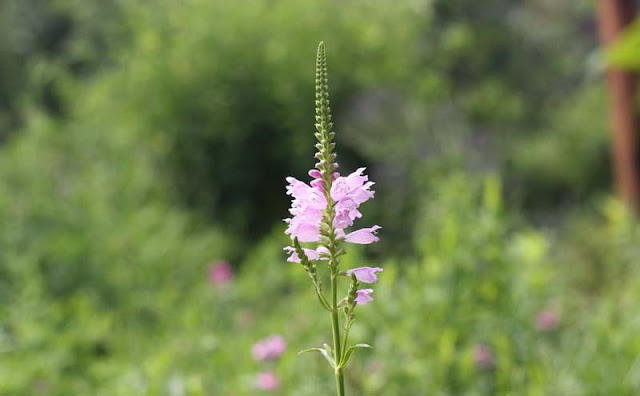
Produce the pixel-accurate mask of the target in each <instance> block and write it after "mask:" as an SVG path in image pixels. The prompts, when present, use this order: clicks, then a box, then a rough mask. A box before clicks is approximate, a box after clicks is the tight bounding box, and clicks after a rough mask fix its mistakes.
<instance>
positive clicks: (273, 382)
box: [256, 371, 280, 391]
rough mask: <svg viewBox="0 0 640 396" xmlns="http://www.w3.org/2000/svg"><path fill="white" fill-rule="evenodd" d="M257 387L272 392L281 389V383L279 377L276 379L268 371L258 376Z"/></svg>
mask: <svg viewBox="0 0 640 396" xmlns="http://www.w3.org/2000/svg"><path fill="white" fill-rule="evenodd" d="M256 386H257V387H258V389H262V390H267V391H272V390H276V389H278V387H280V381H278V377H276V375H275V374H274V373H272V372H271V371H266V372H264V373H260V374H258V376H257V377H256Z"/></svg>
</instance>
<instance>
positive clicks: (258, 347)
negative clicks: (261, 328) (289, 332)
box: [251, 335, 287, 361]
mask: <svg viewBox="0 0 640 396" xmlns="http://www.w3.org/2000/svg"><path fill="white" fill-rule="evenodd" d="M285 349H287V342H286V341H285V339H284V338H283V337H282V336H279V335H272V336H270V337H267V338H265V339H263V340H260V341H258V342H256V343H255V345H253V348H251V354H252V355H253V358H254V359H255V360H256V361H268V360H275V359H277V358H279V357H280V355H282V353H283V352H284V351H285Z"/></svg>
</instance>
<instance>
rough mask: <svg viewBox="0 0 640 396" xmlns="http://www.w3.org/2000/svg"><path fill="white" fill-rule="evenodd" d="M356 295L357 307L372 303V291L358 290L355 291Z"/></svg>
mask: <svg viewBox="0 0 640 396" xmlns="http://www.w3.org/2000/svg"><path fill="white" fill-rule="evenodd" d="M357 293H358V295H357V296H356V303H358V305H365V304H366V303H368V302H369V301H373V297H371V293H373V289H360V290H358V291H357Z"/></svg>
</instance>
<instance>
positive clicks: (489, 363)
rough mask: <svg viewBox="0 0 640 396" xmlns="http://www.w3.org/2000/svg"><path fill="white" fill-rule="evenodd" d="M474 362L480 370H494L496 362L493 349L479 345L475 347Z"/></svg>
mask: <svg viewBox="0 0 640 396" xmlns="http://www.w3.org/2000/svg"><path fill="white" fill-rule="evenodd" d="M473 360H474V361H475V363H476V367H478V368H479V369H483V370H486V369H490V368H493V364H494V362H493V353H491V348H489V347H488V346H486V345H484V344H477V345H476V346H474V347H473Z"/></svg>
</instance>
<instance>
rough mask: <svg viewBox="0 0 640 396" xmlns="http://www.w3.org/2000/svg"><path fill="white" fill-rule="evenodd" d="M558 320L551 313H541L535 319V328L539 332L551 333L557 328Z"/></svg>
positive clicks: (553, 313)
mask: <svg viewBox="0 0 640 396" xmlns="http://www.w3.org/2000/svg"><path fill="white" fill-rule="evenodd" d="M559 321H560V318H559V317H558V314H556V313H555V312H553V311H541V312H540V313H539V314H538V316H537V317H536V328H537V329H538V330H540V331H551V330H554V329H555V328H556V327H558V322H559Z"/></svg>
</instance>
